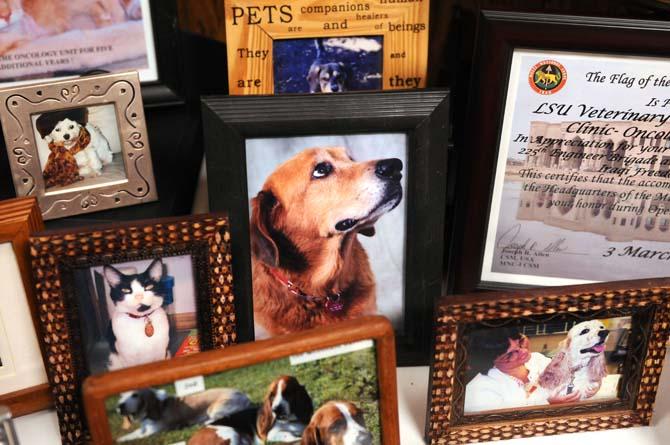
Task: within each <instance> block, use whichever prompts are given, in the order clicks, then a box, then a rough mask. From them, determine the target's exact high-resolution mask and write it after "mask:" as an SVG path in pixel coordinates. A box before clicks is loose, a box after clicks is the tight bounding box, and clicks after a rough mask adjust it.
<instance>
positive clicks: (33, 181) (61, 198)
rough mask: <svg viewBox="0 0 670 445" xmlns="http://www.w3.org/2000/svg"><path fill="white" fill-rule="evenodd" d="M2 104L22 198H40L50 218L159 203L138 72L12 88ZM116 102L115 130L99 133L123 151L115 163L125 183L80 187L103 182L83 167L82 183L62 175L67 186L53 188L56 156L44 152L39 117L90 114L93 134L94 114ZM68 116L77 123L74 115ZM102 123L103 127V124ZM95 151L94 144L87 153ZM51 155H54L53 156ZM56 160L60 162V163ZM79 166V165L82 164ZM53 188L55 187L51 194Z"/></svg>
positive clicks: (1, 113) (44, 137)
mask: <svg viewBox="0 0 670 445" xmlns="http://www.w3.org/2000/svg"><path fill="white" fill-rule="evenodd" d="M0 102H1V103H2V104H3V108H2V110H1V111H0V120H1V121H2V126H3V132H4V136H5V143H6V146H7V147H8V153H9V154H10V166H11V168H12V176H13V180H14V187H15V189H16V192H17V194H18V195H20V196H31V195H34V196H37V199H38V201H39V204H40V208H41V209H42V216H43V217H44V218H45V219H54V218H62V217H66V216H71V215H76V214H80V213H90V212H95V211H100V210H106V209H110V208H115V207H123V206H129V205H137V204H142V203H145V202H151V201H155V200H156V199H158V194H157V192H156V183H155V180H154V176H153V165H152V161H151V151H150V149H149V141H148V137H147V129H146V124H145V120H144V107H143V104H142V96H141V94H140V82H139V78H138V77H137V73H135V72H129V73H121V74H105V75H100V76H91V77H83V78H79V79H75V80H64V81H59V82H52V83H48V84H41V85H33V86H23V87H16V88H10V89H6V90H3V91H2V92H0ZM111 104H113V106H114V111H113V112H112V113H111V114H112V118H113V119H114V121H115V125H113V124H110V126H111V127H115V128H111V129H110V131H109V132H108V133H107V134H104V133H102V132H101V131H100V130H99V129H98V131H97V133H99V135H102V137H103V138H106V140H107V146H108V147H112V148H111V150H112V151H116V150H115V149H118V150H120V152H119V153H120V159H117V161H115V162H117V163H118V162H120V163H121V168H122V169H123V170H124V172H123V176H124V177H125V180H121V182H119V180H118V178H116V180H115V181H111V180H109V181H108V182H107V183H101V184H99V185H93V184H87V185H85V186H79V185H78V184H83V183H84V182H81V181H86V180H87V179H88V180H90V181H94V180H97V179H96V178H97V176H93V174H92V173H84V170H83V167H82V166H79V167H78V169H77V173H76V176H78V177H79V179H74V178H72V177H70V176H68V177H67V178H65V179H64V178H62V174H61V176H57V177H55V178H53V180H54V181H56V184H57V185H58V186H61V187H62V188H61V189H60V190H55V191H54V189H55V186H53V185H50V184H49V181H48V180H47V178H46V172H47V169H48V168H49V165H50V162H51V157H52V156H54V154H55V153H53V151H54V150H52V149H51V148H48V149H46V147H45V148H44V149H42V150H41V149H40V148H39V147H40V146H39V143H40V142H42V141H39V140H38V139H40V138H39V137H38V136H37V134H36V129H35V126H36V125H37V126H38V128H39V123H40V121H39V118H38V119H37V120H36V121H34V116H35V115H36V114H38V115H39V116H40V118H41V117H42V116H44V117H47V116H48V113H53V112H59V111H64V110H72V112H73V113H74V112H76V111H77V110H86V111H85V112H86V118H85V122H86V125H85V126H84V124H83V123H82V124H81V125H82V128H86V129H87V131H89V135H90V131H91V130H90V128H92V127H89V125H88V114H89V110H91V109H94V108H96V107H107V106H109V105H111ZM98 109H101V108H98ZM67 117H68V118H70V119H73V120H74V117H69V116H67ZM64 118H65V116H60V117H59V118H58V119H59V120H60V119H64ZM56 124H57V122H55V121H54V122H52V127H53V126H55V125H56ZM96 124H97V125H99V123H97V122H96ZM45 131H46V132H45V133H41V134H40V135H41V136H42V137H41V139H42V140H44V141H47V140H51V139H50V138H51V135H50V133H51V134H53V133H52V131H51V128H49V129H48V130H45ZM63 131H65V130H63ZM115 133H116V134H115ZM78 134H79V133H77V135H78ZM117 134H118V139H119V144H118V145H119V146H118V147H117V146H116V145H115V144H111V142H110V141H113V140H116V138H117ZM99 135H95V134H94V135H91V137H92V138H93V139H91V140H95V138H96V137H98V138H99V137H100V136H99ZM44 144H45V145H46V144H47V142H44ZM99 144H100V143H99ZM49 147H51V145H49ZM96 147H97V146H96ZM91 148H93V145H91V146H90V148H87V149H86V150H89V149H91ZM96 150H97V149H96ZM109 150H110V149H108V150H107V151H109ZM40 151H41V152H40ZM50 151H51V154H47V153H49V152H50ZM45 155H46V156H48V161H47V160H45V159H44V156H45ZM57 158H58V157H56V158H54V159H55V160H56V159H57ZM100 159H101V158H100ZM56 162H57V161H54V164H55V165H57V164H56ZM75 163H77V164H78V163H79V161H75ZM43 165H45V166H46V167H43ZM110 165H112V164H111V161H110ZM100 168H101V170H100V171H99V172H103V173H104V172H105V166H104V165H103V166H102V167H100ZM43 171H44V173H43ZM99 175H100V173H98V176H99ZM49 187H54V189H52V190H51V191H50V190H49Z"/></svg>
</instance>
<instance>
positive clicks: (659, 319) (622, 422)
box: [426, 279, 670, 444]
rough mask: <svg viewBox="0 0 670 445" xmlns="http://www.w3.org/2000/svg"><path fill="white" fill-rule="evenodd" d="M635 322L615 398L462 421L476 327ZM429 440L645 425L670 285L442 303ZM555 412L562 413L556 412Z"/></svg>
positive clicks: (596, 287)
mask: <svg viewBox="0 0 670 445" xmlns="http://www.w3.org/2000/svg"><path fill="white" fill-rule="evenodd" d="M621 316H629V317H631V320H632V321H631V327H630V335H631V337H629V338H635V339H637V340H636V341H635V342H634V343H633V344H631V343H630V342H629V343H628V346H627V348H628V349H627V351H628V352H627V358H626V359H625V362H624V365H623V372H622V376H623V382H624V383H623V384H620V385H619V387H618V388H619V389H617V394H618V395H617V398H616V399H613V400H606V401H593V402H584V403H581V402H580V403H572V404H566V405H563V406H561V405H548V406H534V407H528V408H526V407H524V408H514V409H506V410H498V411H491V412H490V413H481V414H477V413H474V414H464V398H465V397H464V396H465V387H466V382H465V375H466V372H467V369H466V368H467V366H468V365H467V363H468V351H467V348H466V343H467V338H468V332H470V331H471V330H472V329H475V328H479V327H501V326H506V325H518V324H521V323H541V322H543V321H547V322H548V321H550V320H558V319H561V320H562V319H563V318H565V319H568V320H575V321H582V320H586V319H595V318H608V317H621ZM435 317H436V321H435V323H436V329H435V333H434V337H433V338H434V347H433V364H432V366H431V382H430V389H429V398H430V402H429V414H428V417H427V421H426V436H427V438H428V439H429V441H430V443H431V444H438V443H462V444H465V443H471V442H480V441H489V440H504V439H512V438H521V437H530V436H535V435H548V434H562V433H570V432H577V431H594V430H599V429H611V428H625V427H632V426H642V425H648V424H649V422H650V420H651V416H652V413H653V404H654V400H655V396H656V391H657V389H658V384H659V377H660V375H661V369H662V366H663V360H664V357H665V353H666V343H667V340H668V333H669V328H670V280H668V279H654V280H636V281H622V282H612V283H603V284H590V285H581V286H570V287H554V288H544V289H536V290H519V291H513V292H497V293H494V292H491V293H481V294H471V295H461V296H451V297H444V298H442V299H441V300H440V301H439V302H438V304H437V310H436V315H435ZM556 406H558V407H556Z"/></svg>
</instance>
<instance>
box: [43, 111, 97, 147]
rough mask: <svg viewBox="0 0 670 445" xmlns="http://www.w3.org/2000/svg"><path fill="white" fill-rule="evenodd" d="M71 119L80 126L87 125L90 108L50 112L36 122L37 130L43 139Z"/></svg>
mask: <svg viewBox="0 0 670 445" xmlns="http://www.w3.org/2000/svg"><path fill="white" fill-rule="evenodd" d="M65 119H70V120H73V121H75V122H77V123H78V124H79V125H82V126H83V125H86V123H87V122H88V108H72V109H69V110H58V111H50V112H48V113H42V114H41V115H40V117H38V118H37V121H35V128H37V131H38V133H39V134H40V136H42V139H44V137H45V136H46V135H48V134H49V133H51V132H52V131H53V129H54V128H55V127H56V125H58V122H60V121H62V120H65Z"/></svg>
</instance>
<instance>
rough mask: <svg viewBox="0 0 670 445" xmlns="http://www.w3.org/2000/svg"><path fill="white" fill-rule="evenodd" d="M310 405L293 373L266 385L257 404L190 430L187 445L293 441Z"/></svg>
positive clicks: (309, 412) (306, 419)
mask: <svg viewBox="0 0 670 445" xmlns="http://www.w3.org/2000/svg"><path fill="white" fill-rule="evenodd" d="M313 412H314V407H313V404H312V399H311V397H310V396H309V394H308V393H307V390H305V387H304V386H302V385H301V384H300V382H298V379H296V378H295V377H293V376H286V375H284V376H280V377H278V378H276V379H275V380H274V381H273V382H272V383H271V384H270V386H269V388H268V390H267V392H266V394H265V396H264V397H263V403H262V404H261V406H260V407H258V406H256V407H250V408H249V409H246V410H242V411H239V412H236V413H234V414H232V415H230V416H226V417H223V418H221V419H219V420H217V421H216V422H213V424H212V425H210V426H208V427H206V428H203V429H202V430H200V431H198V432H197V433H196V434H194V435H193V436H192V437H191V439H190V440H189V442H188V445H219V444H226V443H227V442H226V440H227V441H229V443H230V444H237V443H239V444H241V445H242V444H251V443H267V442H271V443H276V442H282V443H294V442H298V441H299V440H300V438H301V436H302V433H303V431H304V430H305V428H306V427H307V424H308V423H309V422H310V419H311V417H312V414H313Z"/></svg>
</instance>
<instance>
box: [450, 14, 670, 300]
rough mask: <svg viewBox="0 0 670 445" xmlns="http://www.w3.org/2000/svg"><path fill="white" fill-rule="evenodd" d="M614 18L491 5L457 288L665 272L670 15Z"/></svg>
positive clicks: (669, 242) (476, 92) (669, 200)
mask: <svg viewBox="0 0 670 445" xmlns="http://www.w3.org/2000/svg"><path fill="white" fill-rule="evenodd" d="M613 24H614V21H610V19H605V18H602V17H597V18H588V17H579V18H577V19H576V18H574V17H563V16H552V15H532V16H528V15H525V14H523V15H519V14H514V13H504V12H494V11H486V12H484V14H483V15H482V17H481V26H480V27H479V37H478V46H479V50H478V51H479V52H478V54H479V56H478V62H477V67H476V68H475V69H474V70H473V72H474V73H478V74H477V76H476V81H475V83H474V84H473V85H475V87H474V89H473V96H472V97H473V100H472V101H471V104H472V108H471V110H470V114H469V118H468V120H469V122H470V123H471V126H470V127H469V128H468V129H467V130H465V131H466V133H465V136H464V137H465V138H466V140H467V142H468V144H469V146H470V149H469V151H468V155H467V156H466V157H465V158H464V159H463V160H464V163H463V175H462V177H463V178H464V179H463V181H462V182H461V184H460V186H462V189H463V190H464V191H467V192H466V193H463V194H461V195H460V196H461V199H462V200H463V202H464V203H466V202H467V203H478V205H465V207H466V208H467V212H466V213H464V214H463V215H462V222H461V225H462V228H463V242H462V244H461V248H460V249H459V250H458V253H456V255H458V256H459V257H460V258H462V261H459V262H458V264H457V265H456V270H455V271H454V273H455V277H456V280H455V290H456V291H457V292H459V293H462V292H470V291H472V290H474V289H478V288H489V289H491V288H493V289H495V288H519V287H524V286H526V287H528V286H544V285H554V286H558V285H574V284H584V283H590V282H606V281H613V280H622V279H626V280H632V279H639V278H653V277H659V276H665V275H667V271H666V264H665V260H666V259H667V258H670V235H669V233H668V230H669V229H670V195H668V178H669V175H668V172H669V171H670V156H669V155H668V153H669V152H668V150H670V147H669V146H668V136H669V135H670V123H669V122H670V114H669V113H668V108H667V106H668V105H669V104H670V102H668V101H667V100H666V95H667V94H666V89H667V86H668V84H669V80H668V79H669V78H668V75H667V73H668V70H669V69H670V62H668V60H667V51H666V48H667V47H668V45H669V44H670V26H669V25H668V24H667V23H663V22H637V21H635V22H626V21H616V25H615V26H612V25H613ZM615 34H616V36H617V37H616V38H613V36H614V35H615ZM556 36H559V37H558V38H555V37H556ZM647 42H653V43H652V44H648V43H647ZM491 72H499V73H502V75H500V76H497V77H496V78H495V80H492V79H491V78H490V76H489V75H487V74H484V73H491ZM491 113H493V115H495V116H501V118H500V119H491ZM484 203H486V205H483V204H484Z"/></svg>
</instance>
